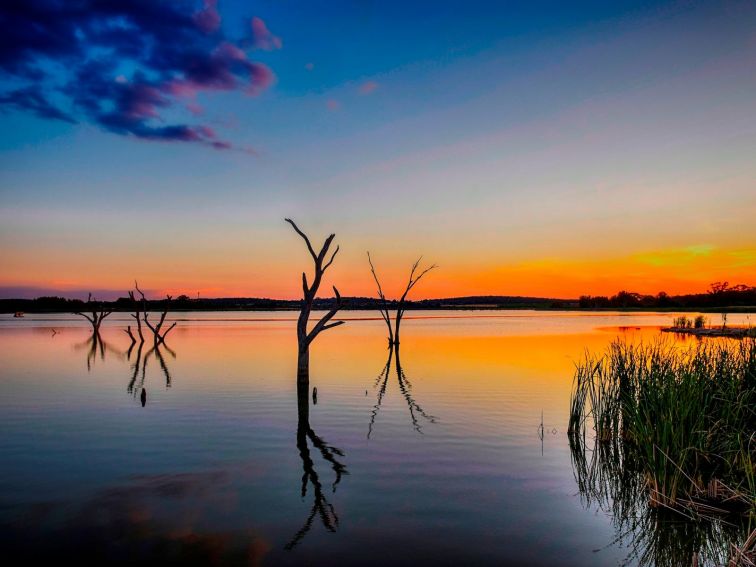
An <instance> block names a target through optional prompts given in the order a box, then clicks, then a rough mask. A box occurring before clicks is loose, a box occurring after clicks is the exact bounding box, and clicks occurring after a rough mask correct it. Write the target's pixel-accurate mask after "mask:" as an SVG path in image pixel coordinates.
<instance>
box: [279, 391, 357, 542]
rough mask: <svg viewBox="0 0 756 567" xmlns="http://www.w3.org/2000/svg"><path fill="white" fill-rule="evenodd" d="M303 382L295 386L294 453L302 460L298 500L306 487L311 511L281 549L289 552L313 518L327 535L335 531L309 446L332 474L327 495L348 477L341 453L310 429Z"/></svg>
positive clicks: (331, 509)
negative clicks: (332, 477)
mask: <svg viewBox="0 0 756 567" xmlns="http://www.w3.org/2000/svg"><path fill="white" fill-rule="evenodd" d="M308 394H309V387H308V385H307V383H304V382H302V381H298V383H297V418H298V419H297V450H298V451H299V458H300V459H302V470H303V474H302V488H301V491H302V499H303V500H304V498H306V496H307V491H308V488H309V489H310V490H311V492H312V499H313V501H312V508H311V510H310V514H309V516H307V519H306V520H305V522H304V524H303V525H302V527H301V528H300V529H299V530H298V531H297V532H296V533H295V534H294V536H293V537H292V538H291V540H290V541H289V542H288V543H287V544H286V546H285V549H287V550H291V549H293V548H294V547H296V546H297V544H299V543H300V542H301V541H302V540H303V539H304V537H305V536H306V535H307V533H308V532H309V531H310V529H311V528H312V524H313V522H314V520H315V517H316V516H317V517H319V518H320V521H321V523H322V524H323V527H324V528H325V529H326V530H328V531H329V532H335V531H336V529H337V528H338V526H339V517H338V515H337V514H336V510H335V508H334V507H333V505H332V504H331V503H330V502H329V501H328V498H327V497H326V493H325V492H324V490H323V482H322V481H321V479H320V475H319V474H318V471H317V469H316V465H315V461H314V460H313V458H312V454H311V452H310V446H309V444H308V441H309V443H311V444H312V446H313V447H314V448H315V449H317V450H318V452H319V453H320V456H321V457H322V458H323V460H324V461H326V462H327V463H328V464H329V465H330V466H331V469H332V470H333V472H334V476H335V478H334V481H333V483H332V484H331V492H333V493H335V492H336V486H337V485H338V484H339V482H341V477H342V476H344V475H348V474H349V471H347V468H346V465H344V464H343V463H342V462H341V461H340V460H339V458H343V457H344V452H343V451H342V450H341V449H339V448H338V447H334V446H332V445H329V444H328V443H327V442H326V441H325V440H324V439H323V438H322V437H320V436H319V435H318V434H317V433H315V431H314V430H313V429H312V427H311V426H310V399H309V395H308ZM316 399H317V390H313V402H314V401H315V400H316Z"/></svg>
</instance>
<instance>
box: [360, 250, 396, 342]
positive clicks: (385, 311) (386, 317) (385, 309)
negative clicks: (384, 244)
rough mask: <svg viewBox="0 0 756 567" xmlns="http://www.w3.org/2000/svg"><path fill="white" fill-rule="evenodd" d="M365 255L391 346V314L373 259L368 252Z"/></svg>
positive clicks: (392, 332)
mask: <svg viewBox="0 0 756 567" xmlns="http://www.w3.org/2000/svg"><path fill="white" fill-rule="evenodd" d="M367 257H368V263H369V264H370V273H372V274H373V279H374V280H375V285H376V286H378V297H379V298H380V300H381V308H380V312H381V317H383V320H384V321H385V322H386V327H388V346H389V348H391V346H392V345H393V344H394V331H393V329H392V328H391V315H390V314H389V309H388V302H387V301H386V296H385V294H384V293H383V288H382V287H381V281H380V280H379V279H378V274H377V273H376V271H375V266H373V259H372V258H371V257H370V252H368V253H367Z"/></svg>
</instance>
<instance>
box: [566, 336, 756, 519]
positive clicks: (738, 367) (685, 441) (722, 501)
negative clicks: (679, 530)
mask: <svg viewBox="0 0 756 567" xmlns="http://www.w3.org/2000/svg"><path fill="white" fill-rule="evenodd" d="M574 380H575V382H574V388H573V394H572V398H571V414H570V435H571V436H573V437H574V436H582V437H583V438H585V435H586V430H587V429H588V432H589V433H595V436H596V439H597V440H598V441H599V442H602V443H609V442H622V443H625V444H626V445H627V449H626V451H629V452H630V453H631V457H632V459H634V460H636V461H637V462H638V463H639V465H640V466H641V467H642V470H643V473H644V476H645V479H646V489H647V491H648V497H649V503H650V504H651V505H652V506H664V507H671V508H675V507H688V508H690V507H696V506H697V507H698V508H699V509H700V508H701V506H702V505H703V504H702V503H703V502H704V501H718V502H719V504H718V505H722V506H725V505H726V506H728V507H731V506H735V505H738V506H741V507H743V508H746V509H748V510H749V511H750V513H754V512H756V479H755V478H754V464H755V463H756V433H755V432H756V341H754V340H752V339H745V340H743V341H741V342H735V341H730V340H727V341H717V342H703V343H700V344H698V345H696V346H694V347H692V348H681V347H678V346H677V345H675V344H674V343H671V342H670V341H668V340H658V341H656V342H653V343H650V344H644V343H639V344H631V343H626V342H622V341H615V342H613V343H612V344H611V345H610V346H609V348H608V350H607V352H606V353H604V354H603V355H602V356H595V355H591V354H587V355H586V357H585V359H584V360H583V361H582V362H581V363H579V364H578V365H577V368H576V371H575V379H574Z"/></svg>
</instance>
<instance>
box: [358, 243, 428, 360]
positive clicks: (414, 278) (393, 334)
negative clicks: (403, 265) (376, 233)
mask: <svg viewBox="0 0 756 567" xmlns="http://www.w3.org/2000/svg"><path fill="white" fill-rule="evenodd" d="M422 259H423V257H422V256H420V258H418V259H417V261H416V262H415V263H414V264H413V265H412V270H411V271H410V276H409V280H408V281H407V286H406V287H405V289H404V293H402V296H401V297H400V298H399V301H398V302H397V305H396V315H395V317H394V328H393V330H392V328H391V314H390V312H389V308H388V301H387V299H386V296H385V294H384V293H383V287H382V286H381V282H380V279H379V278H378V273H377V272H376V270H375V266H374V265H373V260H372V258H371V257H370V252H368V263H369V264H370V272H371V273H372V274H373V279H374V280H375V284H376V285H377V286H378V297H379V298H380V300H381V308H380V311H381V316H382V317H383V320H384V321H385V322H386V326H387V327H388V333H389V334H388V342H389V347H391V346H395V347H398V346H399V327H400V325H401V324H402V317H404V311H405V301H406V299H407V294H408V293H409V292H410V291H411V290H412V288H413V287H415V286H416V285H417V282H419V281H420V280H421V279H422V277H423V276H424V275H425V274H427V273H428V272H430V271H431V270H434V269H435V268H437V267H438V266H436V264H431V265H430V266H428V267H427V268H425V269H424V270H421V271H418V268H419V266H420V262H421V261H422Z"/></svg>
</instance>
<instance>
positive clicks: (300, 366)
mask: <svg viewBox="0 0 756 567" xmlns="http://www.w3.org/2000/svg"><path fill="white" fill-rule="evenodd" d="M284 220H286V222H288V223H289V224H290V225H291V226H292V228H293V229H294V231H295V232H296V233H297V234H298V235H299V236H301V237H302V239H303V240H304V241H305V243H306V244H307V250H309V252H310V256H312V259H313V261H314V262H315V274H314V276H313V279H312V284H308V283H307V274H306V273H305V272H302V291H303V292H304V303H303V304H302V310H301V311H300V313H299V319H298V320H297V346H298V356H297V382H300V383H309V379H310V378H309V373H310V343H312V341H314V340H315V337H317V336H318V334H320V332H321V331H325V330H327V329H332V328H333V327H337V326H339V325H341V324H343V323H344V321H335V322H333V323H329V321H330V320H331V319H332V318H333V316H334V315H336V313H337V312H338V310H339V309H340V308H341V296H340V295H339V290H338V289H336V286H333V293H334V294H335V296H336V305H335V306H334V307H333V308H331V309H330V310H329V311H328V313H326V314H325V315H323V317H321V319H320V321H318V322H317V323H316V324H315V326H314V327H313V328H312V329H311V330H310V332H309V333H308V332H307V323H308V321H309V319H310V312H311V311H312V304H313V302H314V301H315V296H316V295H317V293H318V288H319V287H320V283H321V280H322V279H323V274H325V271H326V270H327V269H328V267H329V266H330V265H331V264H332V263H333V260H334V258H335V257H336V254H338V252H339V247H338V246H337V247H336V250H334V252H333V254H331V257H330V259H329V260H328V261H327V262H325V260H326V256H327V255H328V249H329V248H330V247H331V243H332V242H333V239H334V237H335V236H336V235H335V234H331V235H329V236H328V238H326V240H325V242H324V243H323V246H322V247H321V249H320V252H318V253H317V254H316V253H315V249H314V248H313V247H312V244H311V243H310V239H309V238H308V237H307V235H306V234H305V233H304V232H302V231H301V230H300V229H299V227H298V226H297V225H296V224H295V223H294V221H293V220H291V219H284ZM324 262H325V263H324Z"/></svg>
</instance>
